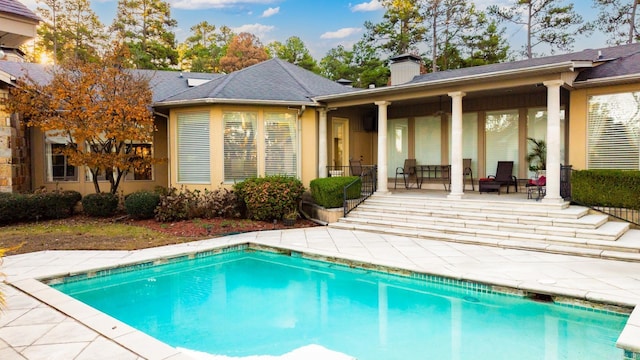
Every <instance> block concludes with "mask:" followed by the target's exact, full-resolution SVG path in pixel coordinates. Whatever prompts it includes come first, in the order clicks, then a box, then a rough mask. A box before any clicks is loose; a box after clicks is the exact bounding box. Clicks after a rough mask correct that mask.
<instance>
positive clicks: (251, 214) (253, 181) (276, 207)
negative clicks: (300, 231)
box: [234, 175, 304, 220]
mask: <svg viewBox="0 0 640 360" xmlns="http://www.w3.org/2000/svg"><path fill="white" fill-rule="evenodd" d="M234 189H235V191H236V194H237V195H238V197H239V198H240V199H242V201H243V202H244V204H245V206H246V212H247V217H248V218H250V219H254V220H280V219H282V218H283V217H284V215H285V214H289V213H291V212H294V211H297V209H298V203H299V202H300V200H301V199H302V194H303V193H304V186H303V185H302V182H301V181H300V180H298V179H297V178H295V177H292V176H283V175H272V176H265V177H262V178H250V179H246V180H244V181H242V182H240V183H237V184H235V185H234Z"/></svg>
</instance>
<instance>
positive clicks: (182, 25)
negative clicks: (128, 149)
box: [19, 0, 606, 61]
mask: <svg viewBox="0 0 640 360" xmlns="http://www.w3.org/2000/svg"><path fill="white" fill-rule="evenodd" d="M19 1H21V2H22V3H23V4H25V5H26V6H27V7H29V8H30V9H32V10H34V11H35V9H36V8H37V6H38V5H37V3H36V0H19ZM573 1H574V4H576V5H575V9H576V11H577V12H579V13H580V14H581V15H582V16H583V17H584V18H585V19H589V20H591V18H592V17H593V16H594V15H595V10H594V9H592V8H591V7H590V4H591V1H588V4H589V6H586V4H585V3H587V1H585V0H573ZM168 2H169V3H170V4H171V16H172V17H173V18H174V19H175V20H177V22H178V26H177V27H176V28H174V29H173V30H174V32H175V34H176V39H177V40H178V42H183V41H184V40H185V39H186V38H187V37H188V36H190V28H191V27H192V26H193V25H195V24H197V23H200V22H202V21H205V20H206V21H207V22H209V24H212V25H215V26H216V27H219V26H222V25H226V26H228V27H230V28H231V29H232V30H234V32H236V33H239V32H249V33H252V34H254V35H256V36H258V38H259V39H260V41H261V42H262V43H263V45H267V44H268V43H270V42H272V41H280V42H282V43H284V42H285V41H286V39H287V38H289V37H291V36H298V37H299V38H300V39H302V41H303V42H304V44H305V45H306V47H307V49H309V52H310V53H311V55H312V56H313V57H314V58H315V59H316V60H318V61H319V60H320V59H321V58H323V57H324V56H325V55H326V53H327V51H329V50H330V49H332V48H335V47H337V46H338V45H343V46H344V47H345V48H346V49H348V50H351V46H352V45H353V44H355V43H356V42H358V41H359V40H360V39H361V37H362V35H363V34H364V31H365V29H364V23H365V21H371V22H374V23H377V22H380V21H381V20H382V17H383V15H384V9H383V8H382V6H381V5H380V3H379V2H378V0H355V1H353V2H352V1H343V0H168ZM474 2H475V4H476V6H477V7H478V8H479V9H485V8H486V7H487V6H489V5H492V4H497V5H505V4H510V3H512V2H513V0H474ZM91 6H92V8H93V10H94V11H95V12H96V14H98V16H99V17H100V20H101V21H102V22H103V23H104V24H105V25H110V24H111V23H112V21H113V18H114V16H115V13H116V8H117V0H91ZM585 12H586V13H585ZM524 34H525V32H524V30H523V29H518V28H513V27H511V28H509V29H508V31H507V33H506V34H505V35H506V37H507V40H508V41H509V42H510V43H511V48H512V50H516V49H520V47H521V46H522V44H523V43H524ZM604 46H606V45H605V42H604V38H602V37H601V36H597V35H595V36H593V35H592V36H591V37H589V38H587V37H585V38H581V39H577V42H576V44H575V46H574V50H576V51H577V50H582V49H583V48H587V47H592V48H594V47H604Z"/></svg>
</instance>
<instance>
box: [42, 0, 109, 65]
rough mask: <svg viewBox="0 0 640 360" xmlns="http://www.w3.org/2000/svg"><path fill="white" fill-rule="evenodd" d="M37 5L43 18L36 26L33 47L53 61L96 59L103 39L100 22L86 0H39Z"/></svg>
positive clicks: (103, 31)
mask: <svg viewBox="0 0 640 360" xmlns="http://www.w3.org/2000/svg"><path fill="white" fill-rule="evenodd" d="M42 4H44V5H45V6H46V8H44V7H38V10H37V11H38V13H39V14H40V16H41V17H42V18H43V19H44V22H43V23H42V25H41V26H40V27H39V28H38V41H37V46H38V48H39V50H40V51H41V52H45V53H49V54H51V55H52V58H53V59H54V60H55V62H61V61H63V60H64V59H66V58H75V59H80V60H85V61H96V60H98V59H99V58H100V56H101V52H102V51H103V49H104V44H105V43H106V41H107V33H106V32H105V30H104V25H103V24H102V23H101V22H100V20H99V19H98V16H97V15H96V13H95V12H94V11H93V10H92V9H91V6H90V3H89V1H88V0H66V1H60V0H43V1H42Z"/></svg>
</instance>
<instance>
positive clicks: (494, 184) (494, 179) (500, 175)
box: [478, 161, 518, 195]
mask: <svg viewBox="0 0 640 360" xmlns="http://www.w3.org/2000/svg"><path fill="white" fill-rule="evenodd" d="M512 172H513V161H498V168H497V169H496V174H495V175H489V176H488V177H486V178H484V179H480V180H479V181H478V190H479V191H480V193H483V192H490V191H497V192H498V195H500V188H501V187H502V186H506V187H507V194H508V193H509V187H510V186H511V185H513V187H514V188H515V189H516V192H518V178H516V177H515V176H514V175H512Z"/></svg>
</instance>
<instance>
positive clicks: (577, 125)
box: [568, 83, 640, 170]
mask: <svg viewBox="0 0 640 360" xmlns="http://www.w3.org/2000/svg"><path fill="white" fill-rule="evenodd" d="M630 91H640V83H635V84H626V85H617V86H604V87H594V88H588V89H577V90H574V91H572V92H571V100H570V113H569V144H568V149H569V164H571V165H572V166H573V169H574V170H584V169H586V168H587V113H588V106H587V101H588V99H589V97H590V96H593V95H604V94H615V93H622V92H630Z"/></svg>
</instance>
